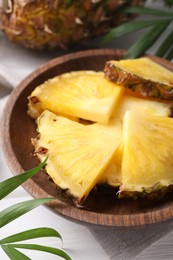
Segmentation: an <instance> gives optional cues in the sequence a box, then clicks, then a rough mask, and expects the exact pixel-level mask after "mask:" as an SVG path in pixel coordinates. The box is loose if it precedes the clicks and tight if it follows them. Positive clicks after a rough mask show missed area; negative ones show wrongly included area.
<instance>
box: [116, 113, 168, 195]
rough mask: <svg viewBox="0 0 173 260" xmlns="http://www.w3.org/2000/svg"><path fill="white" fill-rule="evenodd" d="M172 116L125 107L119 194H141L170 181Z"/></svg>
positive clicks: (156, 188)
mask: <svg viewBox="0 0 173 260" xmlns="http://www.w3.org/2000/svg"><path fill="white" fill-rule="evenodd" d="M172 133H173V118H169V117H163V116H155V115H151V114H148V113H135V112H131V111H127V112H126V114H125V116H124V124H123V160H122V185H121V187H120V197H126V196H134V197H135V196H138V195H139V196H140V195H141V196H144V195H146V194H148V193H151V192H154V191H157V190H159V189H162V188H166V187H169V186H170V185H172V184H173V160H172V158H173V149H172V147H173V134H172Z"/></svg>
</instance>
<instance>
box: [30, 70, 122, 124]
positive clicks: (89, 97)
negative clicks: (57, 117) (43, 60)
mask: <svg viewBox="0 0 173 260" xmlns="http://www.w3.org/2000/svg"><path fill="white" fill-rule="evenodd" d="M122 91H123V90H122V88H121V87H120V86H115V85H114V84H113V83H112V82H110V81H108V80H106V79H105V78H104V74H103V73H102V72H94V71H77V72H70V73H65V74H62V75H61V76H57V77H55V78H52V79H50V80H48V81H46V82H45V83H43V84H42V85H40V86H38V87H37V88H36V89H35V90H34V91H33V92H32V93H31V96H30V97H29V104H28V114H29V115H30V116H31V117H33V118H36V117H38V116H39V115H40V114H41V113H42V112H43V111H44V110H45V109H48V110H50V111H52V112H54V113H57V114H59V113H62V114H65V115H70V116H74V117H78V118H82V119H86V120H90V121H94V122H101V123H108V121H109V119H110V117H111V115H112V112H113V110H114V109H115V106H116V105H117V103H118V100H119V98H120V96H121V94H122Z"/></svg>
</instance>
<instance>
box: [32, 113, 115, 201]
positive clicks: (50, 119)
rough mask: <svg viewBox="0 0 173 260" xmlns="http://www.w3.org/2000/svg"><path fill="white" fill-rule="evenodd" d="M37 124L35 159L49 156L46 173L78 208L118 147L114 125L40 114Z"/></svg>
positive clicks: (52, 114) (51, 114)
mask: <svg viewBox="0 0 173 260" xmlns="http://www.w3.org/2000/svg"><path fill="white" fill-rule="evenodd" d="M37 124H38V132H39V136H38V139H37V140H36V141H35V152H36V154H37V156H38V158H39V159H40V160H41V161H43V160H44V159H45V157H46V156H47V155H49V157H48V161H47V164H46V167H45V169H46V171H47V173H48V174H49V175H50V176H51V177H52V179H53V181H54V182H55V183H56V184H57V186H58V187H59V188H61V189H62V190H64V191H65V192H66V193H67V194H68V195H69V196H70V197H72V198H73V199H74V200H75V201H76V202H77V203H79V204H81V203H82V202H83V201H84V200H85V199H86V197H87V196H88V194H89V193H90V191H91V190H92V189H93V188H94V187H95V185H96V184H97V182H98V180H99V179H100V177H101V175H102V174H103V172H104V170H105V169H106V167H107V166H108V164H109V163H110V161H111V159H112V157H113V156H114V154H115V153H116V150H117V148H118V145H119V136H118V134H116V131H115V129H116V123H111V124H109V125H107V126H106V125H103V124H99V123H95V124H92V125H83V124H80V123H77V122H74V121H72V120H69V119H67V118H64V117H59V116H56V115H55V114H54V113H52V112H50V111H44V112H43V113H42V115H41V116H40V117H39V118H38V119H37ZM99 125H100V127H99ZM117 128H118V127H117Z"/></svg>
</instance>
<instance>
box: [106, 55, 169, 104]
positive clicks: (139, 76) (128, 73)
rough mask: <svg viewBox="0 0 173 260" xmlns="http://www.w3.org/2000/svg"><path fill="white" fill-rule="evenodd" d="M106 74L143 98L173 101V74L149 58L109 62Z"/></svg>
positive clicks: (109, 78)
mask: <svg viewBox="0 0 173 260" xmlns="http://www.w3.org/2000/svg"><path fill="white" fill-rule="evenodd" d="M104 72H105V76H106V78H107V79H108V80H110V81H112V82H115V83H116V84H119V85H121V86H124V87H126V88H128V89H131V90H132V91H135V92H137V93H140V94H141V95H142V96H147V97H152V98H159V99H164V100H172V99H173V72H172V71H170V70H168V69H166V68H165V67H163V66H161V65H159V64H158V63H156V62H154V61H152V60H151V59H149V58H138V59H129V60H120V61H108V62H106V64H105V69H104Z"/></svg>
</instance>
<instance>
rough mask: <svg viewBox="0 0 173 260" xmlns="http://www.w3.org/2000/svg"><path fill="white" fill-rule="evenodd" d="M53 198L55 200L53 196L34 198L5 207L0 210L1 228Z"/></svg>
mask: <svg viewBox="0 0 173 260" xmlns="http://www.w3.org/2000/svg"><path fill="white" fill-rule="evenodd" d="M51 200H53V198H43V199H32V200H29V201H24V202H20V203H17V204H15V205H13V206H11V207H8V208H7V209H4V210H3V211H1V212H0V228H1V227H3V226H5V225H6V224H8V223H10V222H11V221H13V220H15V219H17V218H19V217H20V216H22V215H24V214H25V213H27V212H29V211H30V210H32V209H34V208H36V207H38V206H40V205H41V204H43V203H46V202H49V201H51Z"/></svg>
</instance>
